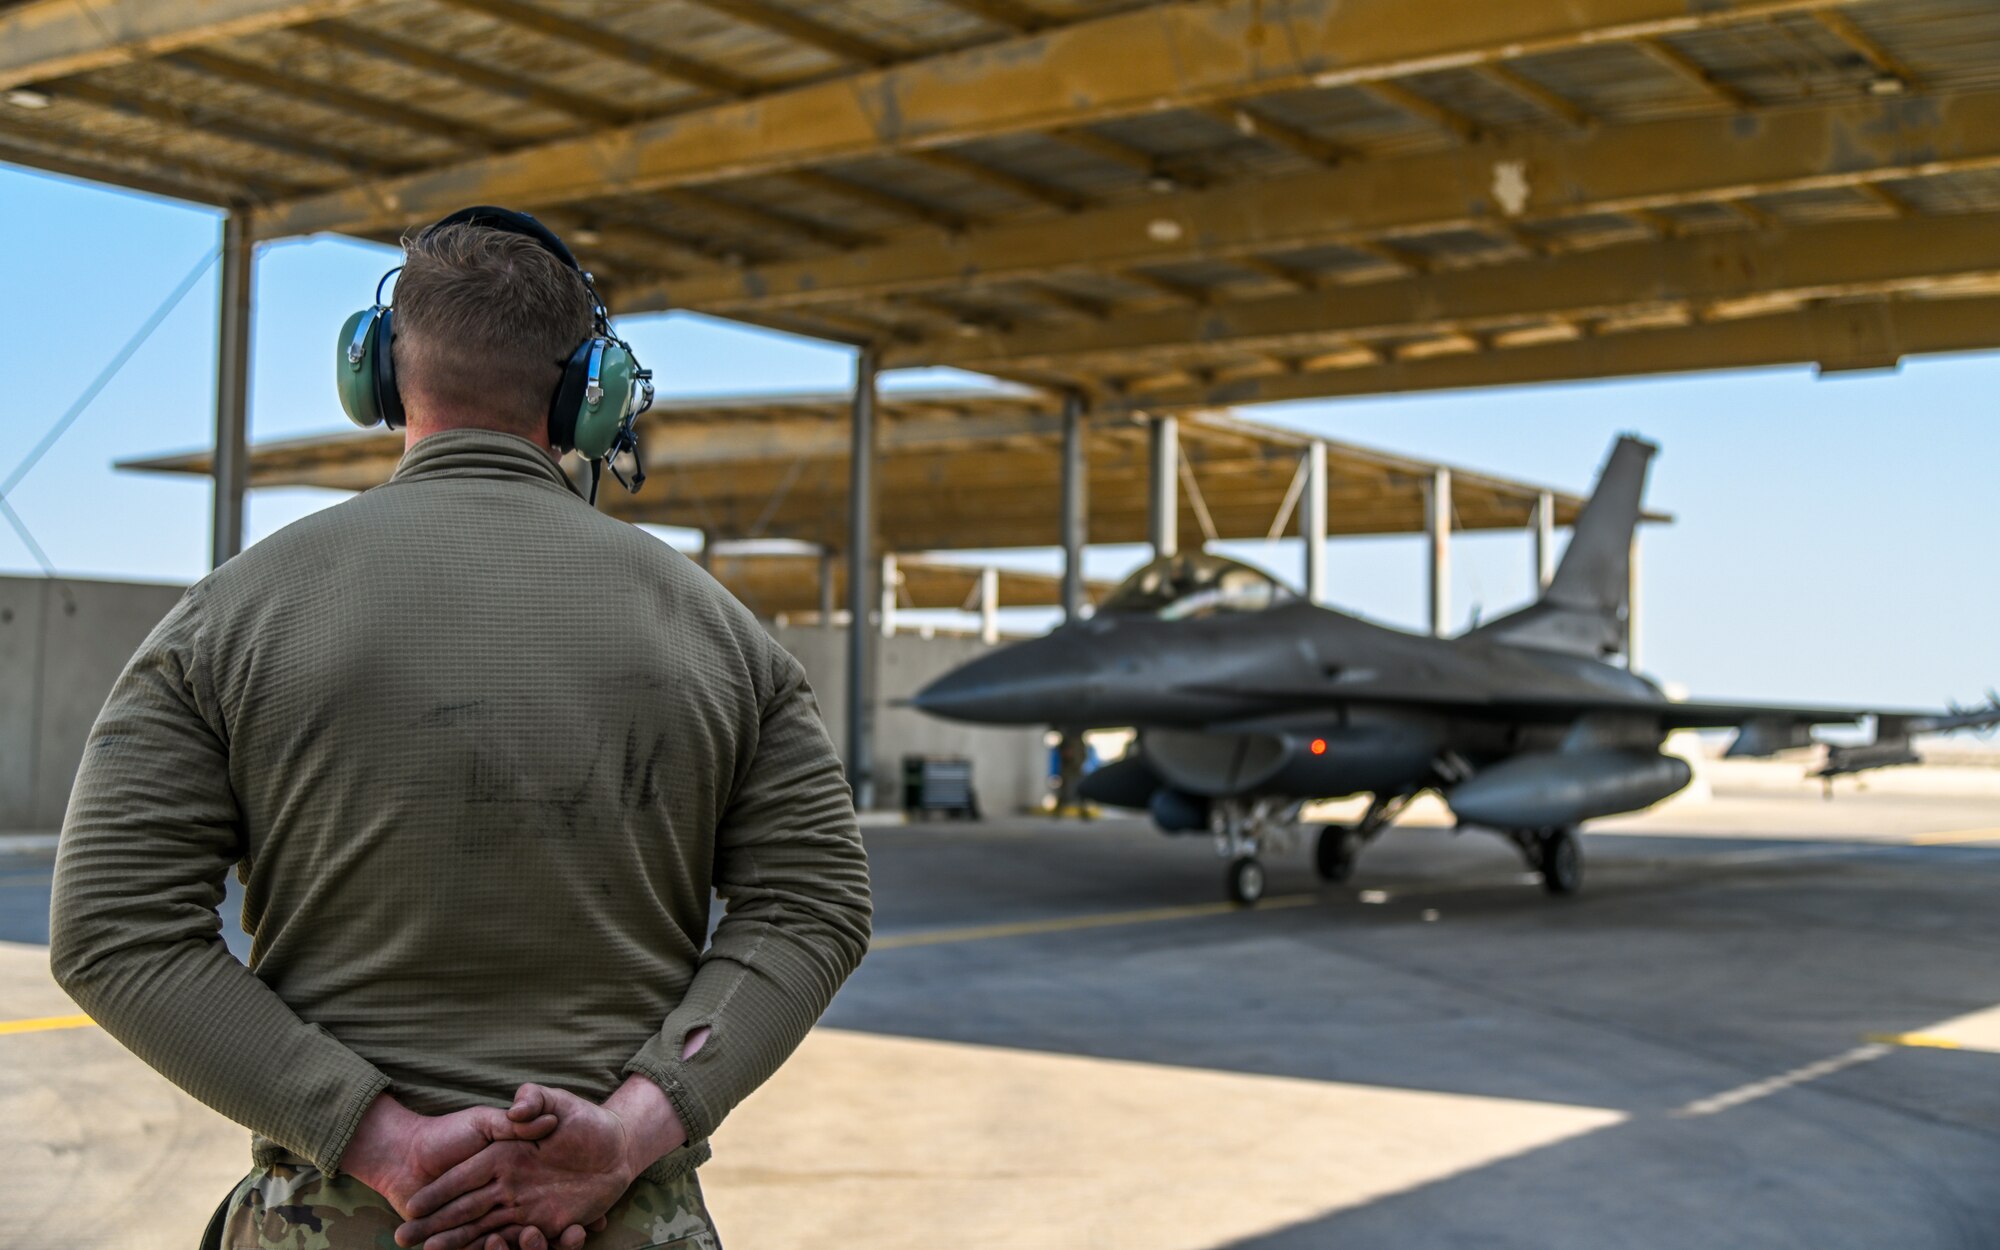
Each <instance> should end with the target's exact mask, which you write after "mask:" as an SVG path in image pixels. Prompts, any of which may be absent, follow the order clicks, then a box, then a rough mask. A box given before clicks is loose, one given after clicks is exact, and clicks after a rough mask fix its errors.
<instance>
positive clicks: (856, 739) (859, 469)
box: [847, 347, 881, 811]
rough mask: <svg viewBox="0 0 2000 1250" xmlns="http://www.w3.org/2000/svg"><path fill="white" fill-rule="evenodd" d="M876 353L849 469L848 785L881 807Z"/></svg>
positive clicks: (868, 361) (859, 387)
mask: <svg viewBox="0 0 2000 1250" xmlns="http://www.w3.org/2000/svg"><path fill="white" fill-rule="evenodd" d="M877 359H878V358H877V356H876V353H875V349H874V348H872V347H870V348H863V349H862V351H861V354H860V356H859V357H857V358H856V360H855V363H854V408H853V417H852V420H851V422H850V430H849V434H850V438H849V442H848V456H849V459H848V469H847V784H848V786H849V787H850V788H852V789H853V791H854V806H855V808H856V809H858V810H861V811H866V810H868V809H869V808H870V807H873V806H874V803H875V775H874V770H875V744H874V742H873V741H872V738H873V736H874V731H875V671H874V665H873V664H872V663H871V661H872V660H873V658H874V657H873V655H872V650H873V648H872V647H871V646H870V641H871V637H872V633H873V631H871V630H870V629H869V628H868V612H869V600H870V598H871V597H872V594H871V592H872V591H873V590H874V583H875V525H876V515H877V514H876V507H875V485H876V483H875V457H876V453H877V450H878V444H879V442H880V436H881V432H880V430H878V429H877V428H876V423H875V367H876V361H877Z"/></svg>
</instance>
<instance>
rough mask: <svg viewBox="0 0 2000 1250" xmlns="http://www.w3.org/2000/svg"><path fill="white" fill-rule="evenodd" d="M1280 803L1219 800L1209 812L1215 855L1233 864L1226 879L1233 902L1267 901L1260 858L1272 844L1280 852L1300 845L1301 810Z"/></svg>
mask: <svg viewBox="0 0 2000 1250" xmlns="http://www.w3.org/2000/svg"><path fill="white" fill-rule="evenodd" d="M1300 806H1301V804H1299V803H1298V802H1296V801H1286V800H1279V799H1248V800H1246V799H1234V798H1230V799H1218V800H1216V802H1215V804H1214V806H1213V807H1211V808H1210V809H1209V816H1208V827H1209V830H1210V831H1211V832H1213V833H1214V834H1215V853H1216V854H1217V855H1218V856H1220V857H1221V858H1223V859H1226V860H1228V861H1229V871H1228V873H1227V874H1226V875H1225V876H1224V878H1223V884H1224V888H1225V889H1227V890H1228V892H1229V899H1230V901H1231V902H1233V903H1236V904H1239V905H1240V906H1244V907H1248V906H1250V905H1252V904H1254V903H1255V902H1256V901H1257V900H1258V899H1261V898H1263V897H1264V863H1263V861H1262V860H1261V859H1259V858H1258V855H1259V853H1260V852H1261V851H1262V850H1263V849H1264V844H1265V843H1266V842H1267V841H1269V842H1272V843H1275V844H1278V849H1280V850H1282V849H1284V848H1285V847H1289V846H1292V845H1296V843H1295V842H1294V839H1295V838H1296V837H1297V835H1298V831H1299V825H1298V819H1299V808H1300Z"/></svg>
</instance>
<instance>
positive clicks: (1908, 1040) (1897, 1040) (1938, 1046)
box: [1866, 1033, 1965, 1050]
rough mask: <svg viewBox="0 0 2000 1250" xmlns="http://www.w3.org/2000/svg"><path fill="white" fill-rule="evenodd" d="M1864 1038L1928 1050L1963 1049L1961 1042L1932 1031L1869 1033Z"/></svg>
mask: <svg viewBox="0 0 2000 1250" xmlns="http://www.w3.org/2000/svg"><path fill="white" fill-rule="evenodd" d="M1866 1040H1868V1041H1871V1042H1875V1043H1878V1044H1879V1045H1883V1046H1921V1047H1924V1048H1926V1049H1929V1050H1964V1049H1965V1047H1964V1046H1963V1045H1962V1044H1961V1043H1958V1042H1954V1041H1952V1040H1951V1039H1950V1038H1948V1037H1939V1036H1937V1035H1936V1034H1933V1033H1870V1034H1869V1035H1868V1037H1867V1039H1866Z"/></svg>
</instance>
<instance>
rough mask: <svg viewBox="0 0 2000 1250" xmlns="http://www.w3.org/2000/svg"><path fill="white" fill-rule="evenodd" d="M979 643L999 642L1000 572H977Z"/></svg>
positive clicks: (992, 570) (987, 570)
mask: <svg viewBox="0 0 2000 1250" xmlns="http://www.w3.org/2000/svg"><path fill="white" fill-rule="evenodd" d="M979 641H981V642H983V643H985V644H986V645H988V646H992V645H993V644H994V643H996V642H999V641H1000V570H999V569H981V570H979Z"/></svg>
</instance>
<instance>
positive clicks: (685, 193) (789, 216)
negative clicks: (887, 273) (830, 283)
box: [658, 190, 876, 250]
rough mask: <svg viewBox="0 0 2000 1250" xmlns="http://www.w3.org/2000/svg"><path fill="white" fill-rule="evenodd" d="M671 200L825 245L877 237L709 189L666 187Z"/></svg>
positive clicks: (839, 245)
mask: <svg viewBox="0 0 2000 1250" xmlns="http://www.w3.org/2000/svg"><path fill="white" fill-rule="evenodd" d="M658 198H660V199H661V200H664V201H666V202H667V203H670V204H672V203H678V204H682V205H685V206H687V207H689V208H691V209H693V210H695V211H696V212H702V213H707V214H709V215H711V216H715V217H722V218H725V219H727V220H730V221H735V222H738V223H740V224H742V225H744V226H747V227H749V228H750V229H752V230H770V231H776V232H777V233H779V234H785V235H791V236H793V237H795V238H801V239H808V240H811V241H812V242H814V243H818V244H820V245H821V246H824V247H831V248H836V249H841V250H848V249H852V248H856V247H860V246H862V245H863V244H866V243H872V242H875V241H876V240H874V239H871V238H870V237H869V236H867V235H865V234H856V233H855V232H854V231H852V230H846V229H842V228H841V227H838V226H829V225H827V224H825V223H824V222H818V221H813V220H812V219H810V218H807V217H800V216H797V215H796V214H793V213H784V212H779V211H777V210H776V209H770V208H765V207H763V206H762V205H759V204H746V203H743V202H742V201H740V200H731V199H724V198H723V197H722V196H720V195H715V194H712V193H710V192H708V191H693V190H682V191H663V192H661V193H660V195H659V197H658Z"/></svg>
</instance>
